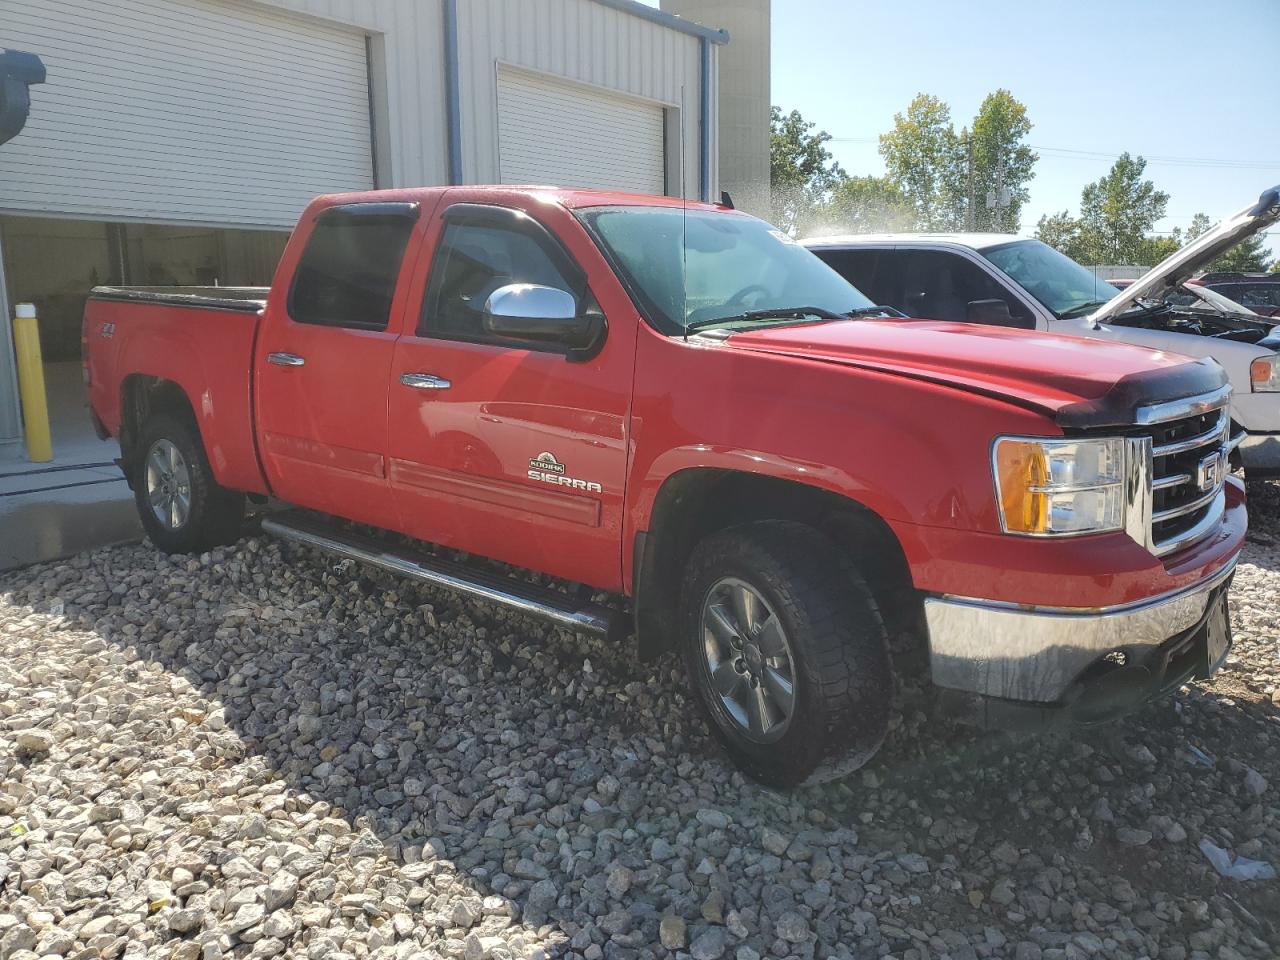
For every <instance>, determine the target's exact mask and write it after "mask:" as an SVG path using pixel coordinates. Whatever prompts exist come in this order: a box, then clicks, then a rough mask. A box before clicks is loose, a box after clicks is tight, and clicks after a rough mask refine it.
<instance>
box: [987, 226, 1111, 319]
mask: <svg viewBox="0 0 1280 960" xmlns="http://www.w3.org/2000/svg"><path fill="white" fill-rule="evenodd" d="M979 252H980V253H981V254H982V256H984V257H986V258H987V259H988V260H990V261H991V262H992V263H994V264H995V265H996V266H997V267H998V268H999V269H1000V270H1002V271H1004V272H1005V273H1006V274H1008V275H1009V277H1010V278H1012V280H1013V282H1014V283H1016V284H1017V285H1018V286H1020V287H1022V289H1023V290H1025V291H1027V293H1029V294H1031V296H1033V297H1035V298H1036V299H1037V300H1039V301H1040V302H1041V303H1042V304H1044V305H1045V307H1047V308H1048V309H1049V310H1050V311H1052V312H1053V314H1054V316H1056V317H1058V318H1059V319H1066V318H1069V317H1078V316H1083V315H1085V314H1086V313H1092V312H1093V311H1094V310H1096V309H1097V308H1098V307H1101V306H1102V305H1103V304H1104V303H1106V302H1107V301H1109V300H1110V299H1112V298H1113V297H1114V296H1116V294H1118V293H1119V292H1120V291H1119V290H1118V289H1116V288H1115V287H1113V286H1112V285H1111V284H1109V283H1107V281H1105V280H1102V279H1100V278H1098V277H1096V276H1094V274H1093V271H1092V270H1089V269H1088V268H1086V267H1082V266H1080V264H1078V263H1076V262H1075V261H1074V260H1072V259H1071V258H1070V257H1068V256H1065V255H1064V254H1061V253H1059V252H1058V251H1057V250H1055V249H1053V247H1051V246H1049V245H1048V244H1046V243H1041V242H1040V241H1039V240H1016V241H1014V242H1013V243H1006V244H1002V245H1001V246H998V247H988V248H987V249H986V250H981V251H979Z"/></svg>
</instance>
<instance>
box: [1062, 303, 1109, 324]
mask: <svg viewBox="0 0 1280 960" xmlns="http://www.w3.org/2000/svg"><path fill="white" fill-rule="evenodd" d="M1110 302H1111V301H1110V300H1086V301H1085V302H1084V303H1077V304H1076V305H1075V306H1074V307H1072V308H1071V309H1070V310H1063V311H1062V312H1061V313H1060V314H1058V316H1059V318H1061V319H1063V320H1071V319H1072V318H1074V317H1078V316H1081V315H1082V314H1086V313H1092V312H1093V311H1094V310H1097V309H1098V308H1099V307H1102V306H1106V305H1107V304H1108V303H1110Z"/></svg>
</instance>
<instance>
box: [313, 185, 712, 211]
mask: <svg viewBox="0 0 1280 960" xmlns="http://www.w3.org/2000/svg"><path fill="white" fill-rule="evenodd" d="M441 194H446V195H447V194H458V195H462V196H467V197H471V198H484V197H491V198H492V199H493V202H495V203H510V202H511V201H513V200H520V199H525V200H528V201H533V202H536V203H555V204H558V205H559V206H562V207H566V208H568V209H570V210H577V209H580V208H585V207H682V208H687V209H689V210H714V211H720V212H728V211H729V208H727V207H722V206H719V205H718V204H713V203H703V202H702V201H698V200H685V199H683V198H681V197H660V196H654V195H652V194H647V193H627V192H625V191H621V190H595V189H587V188H584V187H554V186H546V185H540V184H511V185H507V184H459V185H457V186H447V187H402V188H392V189H388V190H363V191H360V192H356V193H332V194H326V195H325V196H323V197H317V198H316V200H315V203H316V204H318V205H320V206H325V207H331V206H337V205H339V204H344V203H379V202H383V203H386V202H391V203H406V202H408V203H412V202H415V201H418V202H422V201H426V200H428V199H430V198H434V197H437V196H439V195H441Z"/></svg>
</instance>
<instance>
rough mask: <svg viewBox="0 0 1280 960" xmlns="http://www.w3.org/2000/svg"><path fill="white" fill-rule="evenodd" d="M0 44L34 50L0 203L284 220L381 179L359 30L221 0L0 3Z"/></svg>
mask: <svg viewBox="0 0 1280 960" xmlns="http://www.w3.org/2000/svg"><path fill="white" fill-rule="evenodd" d="M0 46H8V47H15V48H18V49H24V50H31V51H34V52H37V53H39V54H40V55H41V56H42V57H43V58H44V61H45V64H46V66H47V67H48V72H49V76H48V82H46V83H45V84H43V85H41V86H38V87H35V88H33V90H32V112H31V118H30V120H29V121H28V124H27V127H26V129H25V130H24V131H23V133H22V134H21V135H20V136H18V137H17V138H16V139H15V140H13V141H12V142H10V143H9V144H7V145H6V146H5V149H4V150H2V151H0V207H3V208H4V209H7V210H11V211H25V212H32V213H58V214H62V215H69V216H80V217H87V218H109V219H136V220H151V221H171V222H190V223H216V224H240V225H245V226H289V225H291V224H292V223H293V222H294V220H295V219H296V218H297V215H298V213H299V212H300V211H301V209H302V208H303V206H305V204H306V203H307V201H308V200H309V199H310V198H311V197H312V196H314V195H315V194H316V193H322V192H329V191H333V190H346V189H359V188H366V187H368V186H370V185H371V184H372V168H371V157H370V141H369V136H370V132H369V109H368V82H367V73H366V58H365V45H364V37H363V35H362V34H361V33H358V32H356V31H353V30H349V29H345V28H343V27H340V26H338V25H336V24H332V23H325V22H323V21H320V20H313V19H305V18H300V17H297V16H294V15H290V14H287V13H283V12H280V11H274V10H269V9H266V8H263V7H261V6H258V5H248V4H243V3H231V2H217V0H115V2H113V3H112V4H110V5H105V4H100V3H97V2H93V0H37V2H34V3H33V2H30V0H0Z"/></svg>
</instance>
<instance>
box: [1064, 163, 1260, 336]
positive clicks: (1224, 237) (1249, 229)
mask: <svg viewBox="0 0 1280 960" xmlns="http://www.w3.org/2000/svg"><path fill="white" fill-rule="evenodd" d="M1277 220H1280V186H1275V187H1272V188H1271V189H1270V190H1266V191H1263V193H1262V196H1260V197H1259V198H1258V202H1257V203H1255V204H1253V205H1251V206H1248V207H1245V208H1244V209H1243V210H1241V211H1240V212H1239V213H1237V214H1236V215H1235V216H1233V217H1227V219H1225V220H1223V221H1222V222H1221V223H1220V224H1218V225H1217V226H1216V227H1214V228H1213V229H1212V230H1208V231H1206V232H1205V233H1203V234H1202V235H1200V236H1198V237H1196V238H1195V239H1194V240H1192V241H1191V242H1190V243H1188V244H1187V245H1186V246H1185V247H1183V248H1182V249H1181V250H1179V251H1178V252H1177V253H1175V254H1173V255H1172V256H1169V257H1166V258H1165V259H1164V260H1161V261H1160V262H1159V263H1158V264H1156V265H1155V266H1154V267H1152V268H1151V270H1150V271H1148V272H1147V273H1144V274H1143V275H1142V276H1141V277H1139V278H1138V279H1137V280H1135V281H1134V282H1133V283H1132V284H1130V285H1129V286H1127V287H1125V288H1124V289H1123V290H1122V291H1120V293H1119V294H1117V295H1116V296H1114V297H1112V298H1111V300H1110V301H1108V302H1107V303H1106V304H1105V305H1104V306H1102V307H1100V308H1099V309H1098V310H1096V311H1095V312H1094V313H1093V314H1091V315H1090V317H1089V321H1090V322H1091V323H1092V324H1093V325H1094V326H1097V325H1098V324H1100V323H1106V322H1108V321H1114V320H1115V319H1116V318H1117V317H1118V316H1120V314H1122V313H1124V312H1125V311H1126V310H1128V309H1130V308H1131V307H1133V305H1134V304H1136V303H1137V302H1138V301H1139V300H1144V299H1155V300H1162V299H1164V294H1165V293H1166V292H1167V291H1169V290H1171V289H1174V288H1176V287H1177V286H1178V284H1180V283H1182V282H1183V281H1184V280H1189V279H1191V278H1192V277H1193V276H1195V275H1196V274H1197V273H1199V272H1200V270H1201V269H1202V268H1204V267H1205V266H1207V265H1208V264H1210V263H1212V262H1213V261H1214V260H1216V259H1217V258H1218V257H1219V256H1221V255H1222V254H1223V253H1225V252H1226V251H1228V250H1230V249H1231V248H1232V247H1234V246H1235V245H1236V244H1237V243H1240V242H1241V241H1243V240H1247V239H1249V238H1250V237H1251V236H1253V235H1254V234H1255V233H1259V232H1260V231H1262V230H1265V229H1266V228H1267V227H1269V226H1271V225H1272V224H1273V223H1275V222H1276V221H1277Z"/></svg>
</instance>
